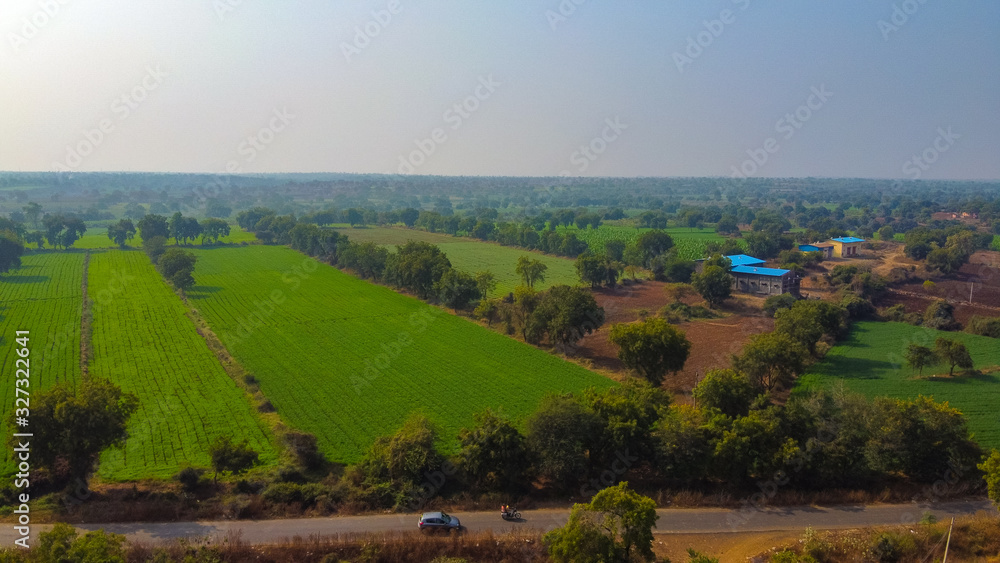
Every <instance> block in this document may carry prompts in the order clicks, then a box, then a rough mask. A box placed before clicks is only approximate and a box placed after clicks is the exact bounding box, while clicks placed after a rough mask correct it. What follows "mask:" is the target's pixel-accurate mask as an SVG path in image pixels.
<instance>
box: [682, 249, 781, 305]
mask: <svg viewBox="0 0 1000 563" xmlns="http://www.w3.org/2000/svg"><path fill="white" fill-rule="evenodd" d="M726 258H728V259H729V261H730V262H731V263H732V267H731V268H730V269H729V275H730V276H732V278H733V291H739V292H742V293H753V294H756V295H781V294H782V293H788V292H790V291H794V290H795V287H796V283H797V281H798V280H797V278H796V276H795V272H793V271H791V270H783V269H780V268H765V267H764V266H763V264H764V260H761V259H760V258H754V257H753V256H748V255H746V254H729V255H727V256H726ZM703 266H704V259H702V260H699V261H698V264H697V265H696V269H697V271H699V272H701V269H702V267H703Z"/></svg>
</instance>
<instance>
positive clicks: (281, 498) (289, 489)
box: [260, 483, 302, 504]
mask: <svg viewBox="0 0 1000 563" xmlns="http://www.w3.org/2000/svg"><path fill="white" fill-rule="evenodd" d="M260 496H261V498H262V499H264V500H266V501H267V502H271V503H274V504H290V503H293V502H302V485H299V484H298V483H271V484H270V485H268V486H267V487H266V488H265V489H264V491H263V492H261V493H260Z"/></svg>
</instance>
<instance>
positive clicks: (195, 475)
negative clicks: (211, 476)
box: [175, 467, 205, 493]
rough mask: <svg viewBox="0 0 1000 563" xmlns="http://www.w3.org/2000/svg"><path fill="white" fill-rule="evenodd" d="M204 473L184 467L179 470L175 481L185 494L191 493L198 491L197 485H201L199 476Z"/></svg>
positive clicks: (193, 468)
mask: <svg viewBox="0 0 1000 563" xmlns="http://www.w3.org/2000/svg"><path fill="white" fill-rule="evenodd" d="M204 473H205V470H204V469H201V468H198V467H185V468H184V469H181V471H180V473H178V474H177V476H176V477H175V479H177V481H179V482H180V484H181V487H183V489H184V491H185V492H188V493H193V492H195V491H197V490H198V485H200V484H201V476H202V474H204Z"/></svg>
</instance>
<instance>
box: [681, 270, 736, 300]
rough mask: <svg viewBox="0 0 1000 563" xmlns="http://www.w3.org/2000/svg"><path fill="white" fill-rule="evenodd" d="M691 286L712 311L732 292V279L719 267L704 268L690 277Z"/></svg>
mask: <svg viewBox="0 0 1000 563" xmlns="http://www.w3.org/2000/svg"><path fill="white" fill-rule="evenodd" d="M691 285H692V286H694V288H695V290H696V291H697V292H698V293H699V294H701V296H702V297H704V298H705V301H708V306H709V307H711V308H713V309H714V308H715V307H716V306H717V305H721V304H722V302H724V301H725V300H726V299H729V296H730V295H732V292H733V278H732V277H731V276H730V275H729V272H727V271H726V270H725V269H724V268H722V267H721V266H705V268H704V269H703V270H702V271H701V273H700V274H694V275H693V276H691Z"/></svg>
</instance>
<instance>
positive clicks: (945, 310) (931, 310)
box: [923, 299, 958, 330]
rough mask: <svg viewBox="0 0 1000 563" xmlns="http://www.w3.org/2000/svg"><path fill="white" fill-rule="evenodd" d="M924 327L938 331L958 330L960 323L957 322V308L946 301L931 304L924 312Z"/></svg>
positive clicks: (939, 300) (941, 300) (940, 300)
mask: <svg viewBox="0 0 1000 563" xmlns="http://www.w3.org/2000/svg"><path fill="white" fill-rule="evenodd" d="M923 326H926V327H928V328H933V329H937V330H954V329H956V328H958V323H957V322H955V307H954V306H953V305H952V304H951V303H948V302H947V301H945V300H944V299H938V300H936V301H933V302H931V304H930V305H928V306H927V309H926V310H924V322H923Z"/></svg>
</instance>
